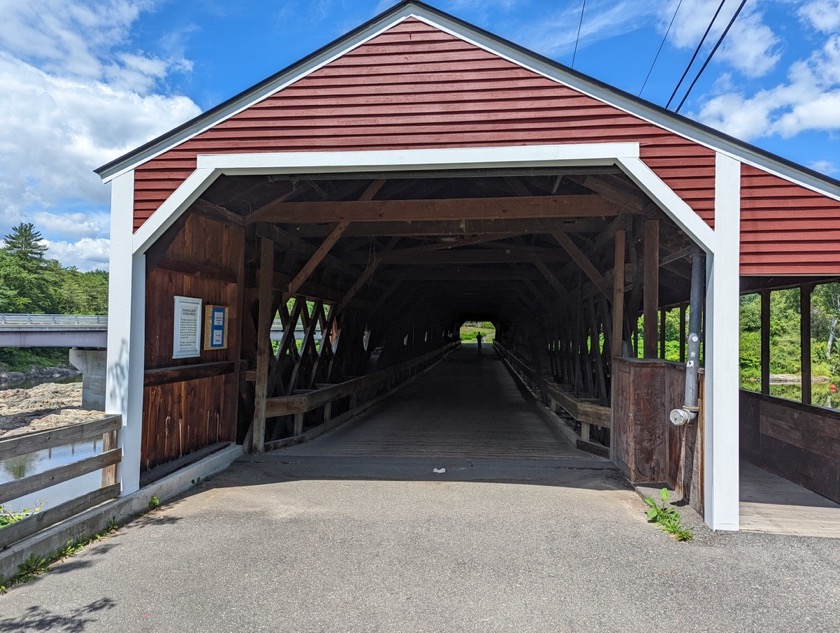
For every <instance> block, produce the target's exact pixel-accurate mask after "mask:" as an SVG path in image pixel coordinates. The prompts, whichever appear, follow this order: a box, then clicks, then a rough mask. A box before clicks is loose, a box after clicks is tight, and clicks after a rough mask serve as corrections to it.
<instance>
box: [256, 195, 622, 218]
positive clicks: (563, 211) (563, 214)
mask: <svg viewBox="0 0 840 633" xmlns="http://www.w3.org/2000/svg"><path fill="white" fill-rule="evenodd" d="M619 211H620V209H619V208H618V207H616V206H615V205H613V204H612V203H610V202H607V201H606V200H604V199H603V198H602V197H600V196H585V195H582V196H569V195H566V196H533V197H527V198H526V197H514V196H506V197H499V198H450V199H440V200H365V201H362V200H348V201H345V202H278V203H274V204H273V206H272V207H271V208H270V209H268V210H266V211H265V212H264V213H263V212H261V213H260V215H259V221H261V222H290V223H311V222H340V221H342V220H350V221H351V222H393V221H395V220H400V221H428V220H432V221H440V220H451V219H452V218H458V219H462V220H506V219H524V218H574V217H590V218H591V217H613V216H617V215H618V214H619ZM248 221H249V222H250V218H249V220H248Z"/></svg>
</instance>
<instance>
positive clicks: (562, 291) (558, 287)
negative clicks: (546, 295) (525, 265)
mask: <svg viewBox="0 0 840 633" xmlns="http://www.w3.org/2000/svg"><path fill="white" fill-rule="evenodd" d="M532 263H533V264H534V266H536V268H537V270H539V271H540V274H542V276H543V277H545V280H546V281H547V282H548V285H550V286H551V287H552V288H554V291H555V292H556V293H557V294H558V295H560V298H561V299H563V300H564V301H568V300H569V291H568V290H566V288H565V287H564V286H563V284H562V283H560V280H559V279H557V277H556V276H555V275H554V273H553V272H551V270H550V269H549V267H548V266H546V265H545V264H544V263H543V262H541V261H539V260H534V261H533V262H532Z"/></svg>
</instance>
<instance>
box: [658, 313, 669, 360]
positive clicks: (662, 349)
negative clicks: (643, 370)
mask: <svg viewBox="0 0 840 633" xmlns="http://www.w3.org/2000/svg"><path fill="white" fill-rule="evenodd" d="M667 314H668V311H667V310H666V309H665V308H662V309H661V310H660V311H659V358H661V359H663V360H664V359H665V317H666V316H667Z"/></svg>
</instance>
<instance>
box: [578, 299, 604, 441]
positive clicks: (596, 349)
mask: <svg viewBox="0 0 840 633" xmlns="http://www.w3.org/2000/svg"><path fill="white" fill-rule="evenodd" d="M589 318H590V323H591V324H592V336H591V339H590V340H591V348H590V349H591V352H592V356H593V357H594V359H595V374H596V378H597V386H598V401H599V402H600V404H602V405H604V406H606V405H607V404H608V402H609V400H608V397H609V396H608V394H607V372H606V368H605V367H604V357H603V356H602V355H601V328H600V323H599V322H598V315H597V313H596V310H595V301H594V300H593V299H592V297H589ZM584 439H585V440H587V441H589V435H588V433H587V436H586V437H585V438H584Z"/></svg>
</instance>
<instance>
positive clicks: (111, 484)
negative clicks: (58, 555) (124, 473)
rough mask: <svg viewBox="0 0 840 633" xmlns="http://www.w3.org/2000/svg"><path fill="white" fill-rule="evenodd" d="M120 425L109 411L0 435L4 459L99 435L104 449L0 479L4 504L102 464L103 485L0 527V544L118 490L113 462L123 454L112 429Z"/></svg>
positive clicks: (3, 546) (14, 540)
mask: <svg viewBox="0 0 840 633" xmlns="http://www.w3.org/2000/svg"><path fill="white" fill-rule="evenodd" d="M121 426H122V417H121V416H119V415H113V416H108V417H106V418H103V419H102V420H96V421H94V422H86V423H83V424H74V425H72V426H66V427H61V428H57V429H50V430H48V431H39V432H37V433H29V434H27V435H21V436H16V437H10V438H7V439H0V461H3V460H6V459H11V458H13V457H20V456H22V455H28V454H29V453H34V452H36V451H42V450H45V449H49V448H56V447H59V446H67V445H69V444H75V443H77V442H83V441H85V440H92V439H96V438H100V437H101V438H103V452H102V453H100V454H98V455H93V456H92V457H86V458H84V459H80V460H78V461H75V462H72V463H70V464H66V465H63V466H58V467H56V468H51V469H49V470H45V471H43V472H40V473H36V474H34V475H29V476H28V477H23V478H22V479H17V480H15V481H9V482H7V483H4V484H0V504H4V503H7V502H8V501H11V500H13V499H18V498H20V497H23V496H25V495H28V494H32V493H34V492H39V491H41V490H44V489H45V488H49V487H50V486H54V485H56V484H59V483H62V482H64V481H69V480H70V479H75V478H76V477H80V476H81V475H86V474H88V473H92V472H94V471H97V470H102V486H101V487H100V488H99V489H97V490H95V491H93V492H90V493H87V494H85V495H81V496H79V497H76V498H75V499H71V500H70V501H67V502H65V503H61V504H59V505H57V506H55V507H53V508H49V509H47V510H43V511H41V512H37V513H35V514H32V515H31V516H29V517H27V518H25V519H23V520H21V521H18V522H16V523H12V524H11V525H7V526H6V527H4V528H0V550H3V549H6V548H7V547H9V546H10V545H13V544H14V543H17V542H18V541H20V540H22V539H24V538H26V537H28V536H31V535H32V534H35V533H36V532H39V531H40V530H43V529H44V528H47V527H49V526H51V525H54V524H55V523H58V522H59V521H64V520H65V519H68V518H70V517H72V516H74V515H76V514H78V513H80V512H83V511H84V510H87V509H88V508H92V507H93V506H95V505H99V504H100V503H103V502H105V501H109V500H110V499H114V498H116V497H118V496H119V494H120V485H119V484H118V483H116V465H117V464H118V463H119V462H120V459H121V456H122V451H121V450H120V449H119V448H117V434H118V433H119V429H120V427H121Z"/></svg>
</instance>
